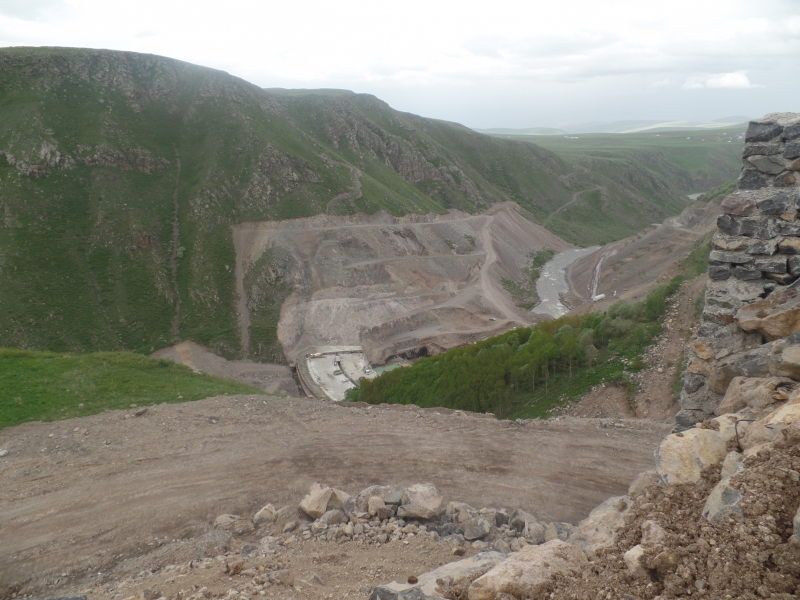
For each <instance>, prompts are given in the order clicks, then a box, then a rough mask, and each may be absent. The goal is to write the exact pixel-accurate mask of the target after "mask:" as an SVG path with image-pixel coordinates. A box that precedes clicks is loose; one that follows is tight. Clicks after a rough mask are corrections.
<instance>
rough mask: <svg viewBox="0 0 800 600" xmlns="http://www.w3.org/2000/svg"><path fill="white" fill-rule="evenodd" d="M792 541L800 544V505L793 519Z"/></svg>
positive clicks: (797, 544)
mask: <svg viewBox="0 0 800 600" xmlns="http://www.w3.org/2000/svg"><path fill="white" fill-rule="evenodd" d="M792 542H793V543H794V544H795V545H796V546H800V507H798V508H797V512H796V513H795V515H794V519H793V520H792Z"/></svg>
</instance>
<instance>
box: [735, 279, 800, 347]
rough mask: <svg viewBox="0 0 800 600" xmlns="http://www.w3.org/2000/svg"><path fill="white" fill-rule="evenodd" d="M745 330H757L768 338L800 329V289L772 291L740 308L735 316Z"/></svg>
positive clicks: (782, 336)
mask: <svg viewBox="0 0 800 600" xmlns="http://www.w3.org/2000/svg"><path fill="white" fill-rule="evenodd" d="M735 321H736V323H737V325H739V327H741V328H742V329H744V330H745V331H758V332H760V333H761V334H762V335H763V336H764V337H765V338H766V339H768V340H777V339H780V338H785V337H788V336H790V335H791V334H793V333H795V332H796V331H800V290H798V289H797V288H788V289H785V290H781V291H778V292H773V293H772V294H770V295H769V296H767V297H766V298H764V299H763V300H758V301H756V302H753V303H752V304H748V305H746V306H743V307H742V308H740V309H739V310H738V311H737V313H736V317H735Z"/></svg>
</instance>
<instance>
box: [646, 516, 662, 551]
mask: <svg viewBox="0 0 800 600" xmlns="http://www.w3.org/2000/svg"><path fill="white" fill-rule="evenodd" d="M666 540H667V531H666V530H665V529H664V528H663V527H661V525H659V524H658V523H657V522H655V521H652V520H650V519H648V520H647V521H645V522H644V523H642V545H644V546H658V545H660V544H663V543H664V542H665V541H666Z"/></svg>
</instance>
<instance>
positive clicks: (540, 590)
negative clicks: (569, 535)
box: [468, 540, 589, 600]
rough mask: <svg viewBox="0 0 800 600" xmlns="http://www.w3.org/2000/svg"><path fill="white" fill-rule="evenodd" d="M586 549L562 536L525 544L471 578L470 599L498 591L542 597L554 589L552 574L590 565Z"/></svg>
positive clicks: (489, 598)
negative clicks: (543, 542) (563, 538)
mask: <svg viewBox="0 0 800 600" xmlns="http://www.w3.org/2000/svg"><path fill="white" fill-rule="evenodd" d="M588 565H589V561H588V560H587V559H586V555H585V554H584V553H583V551H582V550H581V549H580V548H578V547H576V546H573V545H572V544H568V543H567V542H563V541H561V540H550V541H549V542H547V543H546V544H542V545H541V546H526V547H525V548H523V549H522V550H520V551H519V552H517V553H515V554H512V555H511V556H510V557H509V558H507V559H506V560H504V561H503V562H501V563H500V564H499V565H497V566H496V567H494V568H493V569H491V570H490V571H489V572H488V573H486V574H484V575H482V576H481V577H479V578H478V579H476V580H475V581H473V582H472V584H471V585H470V586H469V590H468V598H469V600H495V598H497V596H498V595H499V594H510V595H511V596H513V597H515V598H531V597H533V598H539V597H542V595H543V594H546V593H547V592H549V591H550V590H551V589H552V586H553V576H554V575H556V574H572V573H577V572H580V571H582V570H583V569H585V568H587V567H588Z"/></svg>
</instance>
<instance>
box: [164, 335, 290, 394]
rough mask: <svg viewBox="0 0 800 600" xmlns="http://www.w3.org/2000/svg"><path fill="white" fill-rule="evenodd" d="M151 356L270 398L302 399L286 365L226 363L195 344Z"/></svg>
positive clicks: (179, 346)
mask: <svg viewBox="0 0 800 600" xmlns="http://www.w3.org/2000/svg"><path fill="white" fill-rule="evenodd" d="M150 356H152V357H154V358H163V359H165V360H171V361H173V362H176V363H178V364H180V365H186V366H187V367H189V368H190V369H192V370H193V371H199V372H200V373H207V374H208V375H213V376H214V377H224V378H226V379H233V380H234V381H239V382H241V383H246V384H247V385H252V386H253V387H256V388H260V389H262V390H264V391H265V392H270V393H271V394H286V395H288V396H300V395H301V393H300V389H299V387H298V386H297V383H296V382H295V380H294V376H293V375H292V371H291V369H289V367H287V366H285V365H273V364H269V363H258V362H253V361H252V360H225V359H224V358H222V357H221V356H217V355H216V354H214V353H213V352H211V351H209V350H208V348H204V347H203V346H201V345H200V344H195V343H194V342H181V343H180V344H175V345H174V346H170V347H169V348H162V349H161V350H156V351H155V352H153V353H152V354H151V355H150Z"/></svg>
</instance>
